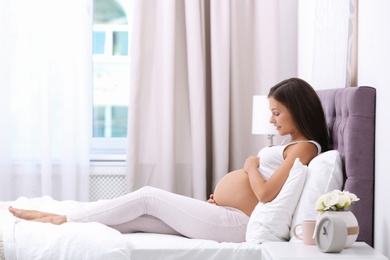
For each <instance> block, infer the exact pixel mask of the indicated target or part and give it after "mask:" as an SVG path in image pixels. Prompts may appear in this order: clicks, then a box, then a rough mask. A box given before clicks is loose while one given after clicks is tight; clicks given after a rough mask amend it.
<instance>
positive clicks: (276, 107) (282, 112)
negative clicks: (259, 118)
mask: <svg viewBox="0 0 390 260" xmlns="http://www.w3.org/2000/svg"><path fill="white" fill-rule="evenodd" d="M269 108H270V110H271V118H270V123H271V124H273V125H274V126H275V128H276V130H277V131H278V133H279V134H280V135H282V136H283V135H288V134H290V135H294V134H295V133H296V132H298V130H297V128H296V127H295V122H294V120H293V118H292V116H291V113H290V111H289V110H288V109H287V108H286V107H285V106H284V105H283V104H282V103H280V102H278V101H276V100H275V99H274V98H273V97H270V98H269Z"/></svg>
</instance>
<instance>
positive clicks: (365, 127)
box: [317, 87, 376, 246]
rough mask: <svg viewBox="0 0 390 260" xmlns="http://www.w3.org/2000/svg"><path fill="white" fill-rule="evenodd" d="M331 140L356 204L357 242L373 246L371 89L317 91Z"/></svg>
mask: <svg viewBox="0 0 390 260" xmlns="http://www.w3.org/2000/svg"><path fill="white" fill-rule="evenodd" d="M317 93H318V95H319V97H320V99H321V101H322V104H323V107H324V110H325V116H326V121H327V123H328V127H329V129H330V133H331V137H332V144H333V145H332V146H333V147H332V148H333V149H336V150H338V151H339V152H340V155H341V158H342V161H343V166H344V169H343V170H344V178H345V183H344V190H347V191H350V192H353V193H355V194H356V195H357V196H358V197H359V198H360V201H359V202H358V203H356V204H354V205H352V206H351V211H352V212H353V213H354V214H355V216H356V218H357V219H358V222H359V226H360V232H359V236H358V239H357V240H358V241H364V242H366V243H367V244H369V245H371V246H372V245H373V230H374V222H373V221H374V173H375V169H374V166H375V153H374V152H375V100H376V90H375V88H372V87H348V88H341V89H327V90H318V91H317Z"/></svg>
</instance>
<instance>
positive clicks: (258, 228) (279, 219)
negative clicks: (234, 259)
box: [246, 158, 314, 244]
mask: <svg viewBox="0 0 390 260" xmlns="http://www.w3.org/2000/svg"><path fill="white" fill-rule="evenodd" d="M306 172H307V166H306V165H303V164H302V163H301V161H300V160H299V158H297V159H296V160H295V162H294V165H293V167H292V168H291V170H290V173H289V176H288V178H287V180H286V183H285V184H284V185H283V187H282V189H281V191H280V192H279V194H278V196H277V197H276V198H275V199H274V200H273V201H271V202H268V203H261V202H259V204H257V206H256V208H255V209H254V211H253V213H252V215H251V217H250V219H249V222H248V226H247V230H246V241H247V242H249V243H255V244H261V243H265V242H268V241H287V240H288V239H289V238H290V235H289V233H290V225H291V219H292V216H293V214H294V211H295V207H296V205H297V203H298V200H299V197H300V196H301V192H302V190H303V187H304V184H305V180H306ZM313 205H314V204H313Z"/></svg>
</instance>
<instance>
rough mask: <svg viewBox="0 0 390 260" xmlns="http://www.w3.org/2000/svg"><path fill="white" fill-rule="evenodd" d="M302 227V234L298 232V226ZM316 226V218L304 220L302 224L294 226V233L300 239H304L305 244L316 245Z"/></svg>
mask: <svg viewBox="0 0 390 260" xmlns="http://www.w3.org/2000/svg"><path fill="white" fill-rule="evenodd" d="M298 227H301V230H302V235H301V236H300V235H299V234H297V228H298ZM315 228H316V221H315V220H304V221H303V222H302V223H301V224H297V225H295V226H294V229H293V234H294V237H296V238H297V239H299V240H303V243H304V244H305V245H315V244H316V241H315V239H314V230H315Z"/></svg>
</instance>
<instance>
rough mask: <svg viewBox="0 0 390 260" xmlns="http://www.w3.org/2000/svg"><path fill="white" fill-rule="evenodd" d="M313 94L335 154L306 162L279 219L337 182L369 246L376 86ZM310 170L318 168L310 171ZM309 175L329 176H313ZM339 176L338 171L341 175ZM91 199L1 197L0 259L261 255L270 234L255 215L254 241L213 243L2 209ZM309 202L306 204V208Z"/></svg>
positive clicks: (301, 210) (298, 213) (64, 205)
mask: <svg viewBox="0 0 390 260" xmlns="http://www.w3.org/2000/svg"><path fill="white" fill-rule="evenodd" d="M318 94H319V96H320V99H321V101H322V103H323V107H324V110H325V114H326V119H327V123H328V127H329V130H330V133H331V136H332V143H333V149H334V151H332V152H333V154H332V156H333V155H335V154H336V155H337V156H336V157H332V158H333V159H332V161H331V162H330V160H329V154H330V153H328V155H327V156H321V155H322V154H321V155H319V156H318V158H319V160H322V161H325V164H326V163H327V166H326V167H325V166H321V167H322V168H321V167H320V166H317V164H318V163H319V162H316V163H314V160H313V161H312V162H311V163H310V164H309V166H308V168H307V174H306V176H305V180H304V182H303V184H302V191H301V193H300V194H299V196H298V197H297V201H296V203H295V204H294V206H293V207H291V208H289V209H288V210H289V213H288V214H286V216H287V215H288V217H287V219H288V221H287V222H288V223H284V225H285V226H287V228H288V229H291V226H293V225H295V224H296V223H299V222H300V221H301V220H302V219H305V218H311V217H312V216H308V215H307V214H309V215H310V214H317V213H315V212H313V211H311V213H308V212H307V211H308V209H307V206H308V205H307V204H311V203H312V201H313V200H316V199H317V197H316V196H317V195H318V194H321V193H323V192H327V191H330V190H331V189H333V188H334V187H339V188H340V189H345V190H348V191H350V192H353V193H355V194H356V195H357V196H358V197H359V198H360V201H359V202H358V203H357V204H355V205H352V206H351V211H352V212H353V213H354V214H355V216H356V217H357V219H358V222H359V226H360V232H359V235H358V237H357V240H358V241H363V242H365V243H367V244H369V245H371V246H372V245H373V219H374V218H373V214H374V208H373V206H374V161H375V156H374V148H375V147H374V145H375V99H376V91H375V89H374V88H372V87H350V88H340V89H328V90H319V91H318ZM316 158H317V157H316ZM319 160H318V161H319ZM335 165H338V169H340V173H337V174H338V175H337V176H338V177H337V176H336V177H335V176H334V175H335V174H336V173H335V171H334V168H337V167H335ZM328 166H329V167H330V168H332V170H331V171H329V172H330V173H329V174H328V173H326V174H325V173H324V174H322V173H323V172H325V168H326V169H329V167H328ZM314 172H317V173H318V172H320V173H321V174H317V175H315V174H314ZM327 174H328V175H327ZM314 176H321V177H318V178H325V177H326V178H327V179H316V178H317V177H314ZM323 176H325V177H323ZM340 176H341V177H340ZM337 178H341V181H338V180H337ZM315 181H317V182H319V183H320V184H319V186H318V188H316V189H315V190H313V189H312V190H310V189H309V188H307V184H308V183H309V182H315ZM321 185H322V186H321ZM282 190H283V189H282ZM286 192H287V191H286ZM281 193H282V192H281ZM295 193H296V192H295ZM287 195H288V194H287V193H286V196H285V198H284V199H291V196H290V195H288V196H287ZM278 197H279V195H278ZM281 197H282V196H281ZM308 201H310V203H308ZM93 203H100V202H99V201H97V202H76V201H56V200H53V199H52V198H50V197H47V196H44V197H40V198H24V197H21V198H19V199H18V200H16V201H5V202H0V259H4V258H5V259H7V260H8V259H261V251H262V250H263V243H264V242H267V241H268V240H267V239H268V238H267V237H266V239H265V240H258V235H257V234H258V233H259V232H257V231H256V232H255V231H254V230H255V229H256V228H257V226H256V225H260V224H259V223H258V222H256V221H255V220H254V221H252V223H251V225H249V224H248V227H249V226H251V229H250V231H251V232H252V233H255V235H254V237H255V239H252V241H250V239H249V238H248V239H247V242H243V243H218V242H216V241H210V240H201V239H188V238H185V237H181V236H174V235H163V234H151V233H132V234H120V233H119V232H117V231H115V230H113V229H111V228H109V227H106V226H104V225H101V224H99V223H86V224H81V223H66V224H63V225H60V226H55V225H52V224H47V223H35V222H29V221H20V220H18V219H15V218H14V217H13V216H11V215H10V214H9V213H8V211H7V207H8V205H13V206H15V207H23V208H34V209H39V210H46V211H53V212H57V213H64V212H66V210H67V209H69V208H71V209H73V210H77V209H81V208H84V207H89V206H91V205H92V204H93ZM312 208H313V206H311V205H310V206H309V210H311V209H312ZM261 210H264V209H263V208H262V209H261ZM267 210H268V209H267ZM253 215H254V214H253ZM251 219H252V217H251ZM253 219H254V217H253ZM252 227H253V228H252ZM262 228H264V227H262ZM268 228H269V229H270V230H271V231H272V230H278V228H279V226H271V227H268ZM284 228H285V227H284ZM248 230H249V229H248ZM272 232H273V231H272ZM289 232H290V231H289ZM260 233H261V232H260ZM290 235H291V233H289V237H288V238H285V239H279V240H280V241H290V243H291V242H297V241H294V239H293V238H291V239H290V237H291V236H290ZM269 240H270V241H272V240H274V239H273V238H270V239H269ZM297 243H299V242H297Z"/></svg>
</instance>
